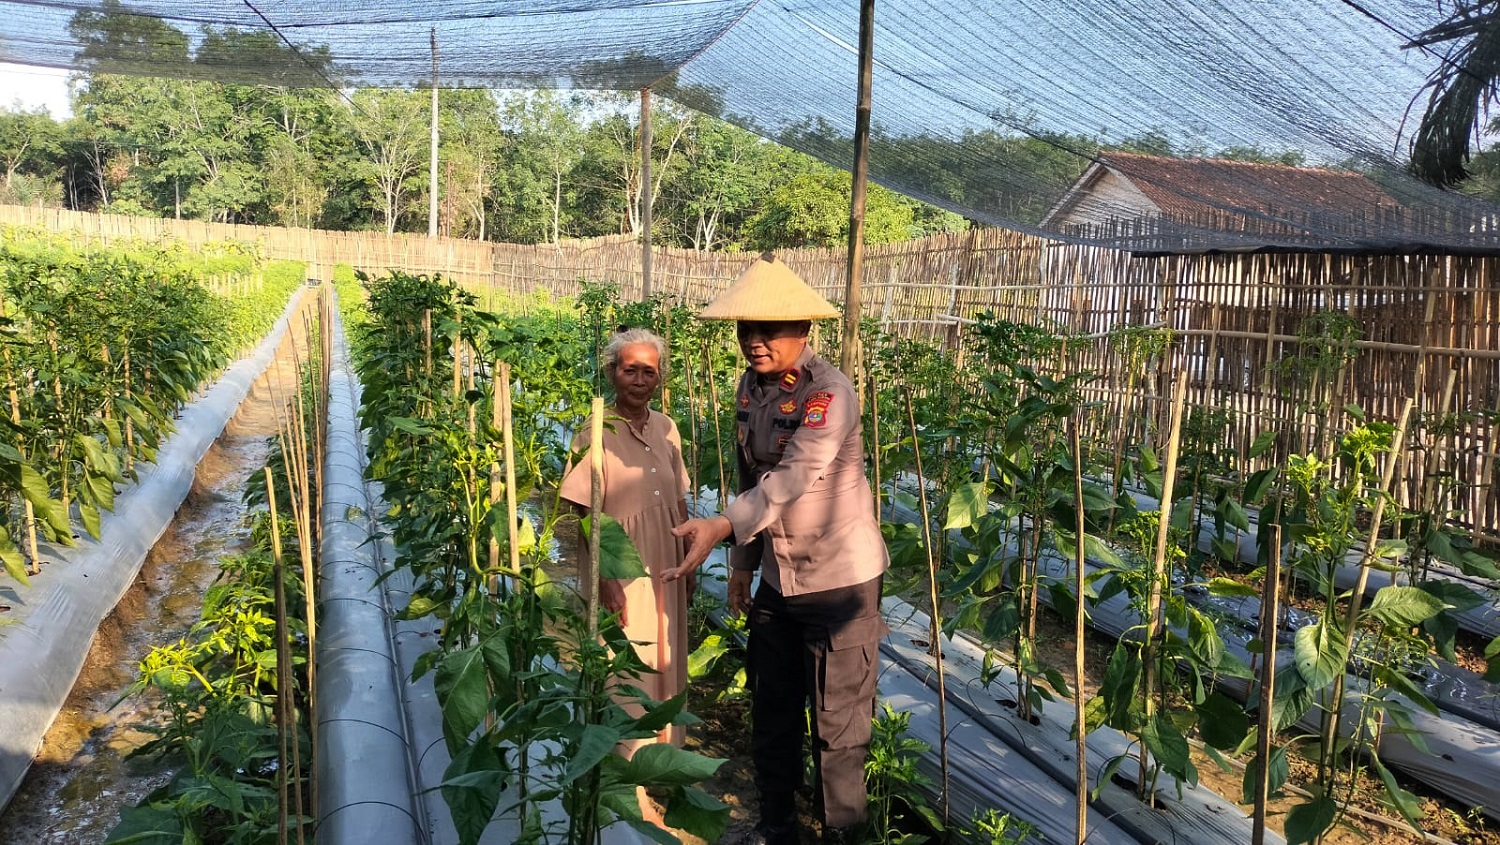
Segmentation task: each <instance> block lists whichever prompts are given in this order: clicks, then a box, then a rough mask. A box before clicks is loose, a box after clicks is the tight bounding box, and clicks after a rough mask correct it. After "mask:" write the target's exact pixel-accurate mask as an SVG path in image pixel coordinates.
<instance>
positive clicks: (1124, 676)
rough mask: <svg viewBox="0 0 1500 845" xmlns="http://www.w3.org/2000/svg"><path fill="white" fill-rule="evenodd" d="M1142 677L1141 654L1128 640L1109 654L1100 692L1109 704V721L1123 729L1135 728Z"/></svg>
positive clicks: (1107, 708) (1110, 724) (1106, 704)
mask: <svg viewBox="0 0 1500 845" xmlns="http://www.w3.org/2000/svg"><path fill="white" fill-rule="evenodd" d="M1140 678H1141V661H1140V658H1139V657H1138V656H1136V654H1135V652H1134V651H1132V650H1131V649H1130V648H1129V647H1127V646H1126V645H1125V644H1124V643H1121V644H1119V645H1116V646H1115V650H1114V652H1113V653H1112V654H1110V656H1109V665H1108V666H1107V667H1106V668H1105V671H1104V681H1103V682H1102V683H1101V684H1100V686H1099V696H1100V698H1102V699H1103V700H1104V702H1105V707H1106V709H1105V714H1104V715H1105V724H1107V725H1109V726H1110V727H1113V728H1118V729H1120V730H1130V729H1132V728H1133V725H1132V724H1131V722H1132V721H1133V720H1132V719H1131V710H1132V708H1133V707H1134V705H1135V702H1136V699H1137V696H1136V690H1137V688H1138V687H1139V686H1140Z"/></svg>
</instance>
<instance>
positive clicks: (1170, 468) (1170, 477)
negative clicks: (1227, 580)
mask: <svg viewBox="0 0 1500 845" xmlns="http://www.w3.org/2000/svg"><path fill="white" fill-rule="evenodd" d="M1187 383H1188V373H1187V370H1186V369H1183V370H1182V371H1180V372H1179V373H1178V374H1177V385H1176V387H1175V388H1173V390H1172V422H1171V429H1170V430H1169V431H1168V433H1167V454H1166V460H1165V461H1163V469H1162V482H1161V511H1160V519H1159V520H1158V521H1157V525H1156V557H1155V559H1154V560H1153V561H1152V564H1151V583H1150V587H1149V591H1148V594H1147V597H1146V624H1147V628H1146V644H1145V648H1144V654H1143V655H1142V660H1141V663H1142V666H1143V670H1142V671H1143V675H1144V680H1143V683H1142V684H1141V694H1142V697H1143V699H1144V704H1145V714H1146V721H1147V722H1148V723H1149V722H1150V721H1151V719H1152V718H1153V717H1154V716H1155V715H1156V695H1155V692H1156V691H1155V687H1156V669H1155V661H1156V643H1157V640H1158V639H1160V637H1161V634H1162V628H1163V627H1164V626H1163V620H1162V587H1163V582H1164V581H1165V580H1166V577H1167V571H1166V570H1167V542H1168V539H1169V537H1168V532H1169V530H1170V529H1171V527H1172V487H1173V484H1174V482H1175V481H1176V478H1177V448H1178V445H1179V444H1180V442H1181V438H1182V416H1183V414H1182V411H1183V403H1184V401H1185V400H1186V399H1187ZM1140 762H1141V766H1140V783H1138V784H1137V789H1138V790H1139V794H1140V797H1141V798H1142V799H1143V800H1146V802H1147V804H1148V805H1149V806H1152V807H1154V806H1156V799H1155V795H1154V793H1150V792H1148V791H1147V775H1148V771H1147V764H1146V753H1145V751H1144V749H1143V750H1142V752H1141V761H1140Z"/></svg>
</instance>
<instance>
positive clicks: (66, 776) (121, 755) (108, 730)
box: [0, 296, 317, 845]
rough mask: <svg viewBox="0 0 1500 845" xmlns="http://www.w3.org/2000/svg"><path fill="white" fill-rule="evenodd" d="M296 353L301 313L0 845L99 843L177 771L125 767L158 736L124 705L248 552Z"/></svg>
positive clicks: (19, 796)
mask: <svg viewBox="0 0 1500 845" xmlns="http://www.w3.org/2000/svg"><path fill="white" fill-rule="evenodd" d="M314 302H315V300H314V299H313V298H312V297H310V296H309V297H305V298H304V303H303V309H302V310H303V312H304V313H308V314H310V315H311V316H312V317H314V318H315V317H316V313H317V312H316V310H315V306H313V308H312V310H310V308H309V306H311V305H313V303H314ZM293 344H296V348H297V349H298V350H301V351H299V353H298V355H300V357H301V359H302V360H304V361H305V360H306V352H305V350H306V342H305V331H304V326H303V322H302V317H301V316H300V315H294V317H293V319H292V321H291V326H290V330H289V331H288V334H287V337H286V339H285V340H283V341H282V343H281V346H280V347H279V348H278V349H277V352H276V360H275V361H274V362H273V363H272V364H271V366H270V367H268V368H267V370H266V373H265V374H264V375H262V377H261V378H260V379H259V380H258V381H257V382H256V383H255V385H254V387H253V388H252V389H251V391H250V393H249V395H247V396H246V398H245V401H244V402H243V403H241V405H240V407H239V409H238V410H237V411H236V412H235V416H234V417H233V419H231V420H230V422H229V423H228V425H226V426H225V429H224V432H223V434H221V435H220V437H219V439H218V441H217V442H215V443H214V444H213V446H212V447H210V449H209V451H208V453H207V454H206V455H205V456H204V458H203V461H202V462H201V463H199V465H198V468H197V472H196V475H195V477H194V479H193V487H192V490H191V492H190V493H189V494H188V497H187V499H186V500H185V501H184V502H183V504H182V507H181V508H179V509H178V511H177V514H176V516H175V517H174V518H173V522H172V525H171V526H170V527H169V528H168V529H167V533H166V534H164V535H163V536H162V538H161V540H160V541H158V542H157V544H156V546H154V547H153V548H152V550H151V552H150V553H149V554H148V555H147V557H146V561H145V563H144V564H143V565H142V567H141V573H140V575H139V577H137V579H136V581H135V583H134V584H132V585H131V587H130V589H129V590H128V591H127V592H126V594H125V596H124V597H123V598H122V599H121V600H120V603H119V604H118V605H116V607H115V609H114V611H113V612H111V613H110V615H109V616H108V617H107V618H106V619H105V620H104V621H103V623H101V624H100V626H99V630H98V632H97V633H96V634H95V636H94V640H93V643H92V645H91V646H90V650H89V655H88V658H87V660H86V661H85V663H84V667H83V670H82V672H81V674H80V675H79V678H78V681H77V683H76V684H75V685H74V687H73V691H72V693H71V694H70V695H69V697H68V700H67V702H66V703H65V704H64V705H63V710H62V712H61V713H59V714H58V716H57V719H56V720H55V721H54V722H53V724H52V727H51V729H49V730H48V732H47V735H46V737H45V738H44V740H43V744H42V748H41V751H40V752H39V753H38V755H37V758H36V760H35V761H34V762H33V764H32V767H31V771H30V772H29V773H28V774H27V776H26V780H25V782H24V783H23V784H22V786H21V788H20V790H19V791H17V793H16V795H15V797H14V798H13V799H12V800H11V802H10V804H9V805H8V806H7V807H6V808H5V810H4V812H3V813H0V845H43V843H47V845H57V843H66V845H93V843H101V842H103V841H104V840H105V838H106V837H107V836H108V835H109V831H110V830H111V829H112V828H113V827H114V826H115V824H116V822H118V821H119V817H120V812H121V810H122V809H123V808H124V807H126V806H131V805H134V804H136V803H137V802H139V801H140V800H141V799H142V798H144V797H145V796H146V795H147V794H149V793H150V792H151V791H152V790H154V789H156V788H158V787H160V786H163V785H165V784H166V782H167V781H168V780H169V778H170V773H169V772H162V771H153V770H150V769H141V768H140V767H139V766H137V765H133V764H132V763H131V762H130V761H128V760H126V757H127V756H128V755H129V753H130V752H131V751H132V750H133V749H135V748H137V747H139V746H140V745H141V744H142V743H144V742H145V741H147V740H149V739H150V738H151V737H150V734H148V733H146V732H145V731H143V730H142V729H141V727H140V726H141V724H142V723H143V722H146V721H149V720H150V718H151V717H152V713H153V703H152V702H151V701H149V700H146V699H144V698H141V697H133V698H130V699H126V700H124V701H121V700H120V697H121V695H123V694H124V692H125V690H126V689H127V688H128V687H129V686H130V684H131V682H132V681H134V680H135V677H136V672H137V668H136V667H137V665H138V664H139V662H140V660H141V659H142V658H143V657H145V655H146V654H147V652H149V651H150V650H151V649H152V648H153V647H155V646H158V645H161V644H163V643H168V642H171V641H173V640H175V639H177V638H178V637H180V636H182V635H183V634H184V633H186V631H187V630H188V628H189V627H191V625H192V624H193V623H194V622H195V621H197V619H198V614H199V612H200V610H201V608H202V599H203V591H204V590H205V589H206V588H207V587H208V586H209V584H211V583H212V582H213V580H214V577H215V576H216V575H217V574H218V572H219V567H218V562H219V561H220V560H221V559H222V558H224V557H227V556H232V555H235V554H238V553H240V552H242V551H244V550H245V549H247V548H248V547H249V545H250V526H249V525H248V524H247V523H246V521H245V519H244V517H245V513H246V508H245V506H244V504H243V502H242V501H241V499H242V493H243V492H244V485H245V480H246V479H247V478H248V477H249V476H250V474H251V473H252V472H255V471H257V470H258V469H259V468H260V467H262V466H264V465H265V460H266V456H267V454H268V453H269V451H270V447H269V441H268V438H270V437H274V436H275V435H276V432H277V422H276V416H275V413H276V408H277V406H278V404H279V402H280V399H281V397H283V396H285V395H287V393H288V391H289V389H290V388H291V387H292V386H293V385H295V384H296V376H295V369H294V363H293V361H294V356H293V348H294V347H293ZM108 540H109V538H108V537H107V536H106V537H105V542H108ZM116 702H119V703H118V704H117V703H116Z"/></svg>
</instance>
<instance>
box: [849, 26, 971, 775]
mask: <svg viewBox="0 0 1500 845" xmlns="http://www.w3.org/2000/svg"><path fill="white" fill-rule="evenodd" d="M874 53H875V0H860V3H859V90H858V97H857V101H856V104H855V109H854V164H853V167H852V168H851V170H850V173H851V174H852V183H853V184H852V191H851V193H850V198H849V265H848V269H847V278H846V280H845V285H844V337H843V342H842V343H841V344H840V347H839V348H840V350H841V357H842V359H843V360H842V361H841V362H840V369H842V370H843V371H844V375H845V376H847V377H848V378H849V381H851V382H853V383H854V395H855V396H856V397H859V396H862V395H864V394H863V392H862V391H861V390H860V389H859V387H860V381H861V380H862V378H863V374H862V373H861V372H860V368H859V363H860V359H861V357H862V356H861V354H860V349H859V345H860V343H859V341H860V338H859V318H860V311H861V307H860V306H861V301H860V299H861V294H860V283H861V281H862V278H861V277H862V276H863V274H864V269H863V268H864V256H865V244H864V240H865V183H866V181H868V177H869V172H870V99H871V98H870V89H871V87H872V81H873V79H874ZM946 794H947V793H946V790H945V791H944V795H945V796H946ZM944 800H945V801H946V798H945V799H944Z"/></svg>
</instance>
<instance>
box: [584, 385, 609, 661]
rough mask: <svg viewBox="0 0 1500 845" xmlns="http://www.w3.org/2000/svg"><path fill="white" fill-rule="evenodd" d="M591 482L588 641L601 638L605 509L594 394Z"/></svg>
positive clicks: (600, 405)
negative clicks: (601, 551) (601, 550)
mask: <svg viewBox="0 0 1500 845" xmlns="http://www.w3.org/2000/svg"><path fill="white" fill-rule="evenodd" d="M589 483H590V485H591V487H590V489H591V491H592V494H591V496H590V499H589V561H590V563H591V564H592V566H591V567H590V569H591V570H592V571H591V572H590V573H589V577H588V578H586V579H584V580H586V581H588V583H587V584H580V585H579V586H581V587H583V589H584V595H586V596H587V597H588V602H587V604H586V608H587V611H588V632H589V642H593V641H594V640H596V639H598V638H599V575H600V571H599V535H600V534H602V533H603V532H602V531H600V530H599V528H600V526H599V522H600V516H601V515H602V514H603V513H604V397H603V396H595V397H594V403H593V408H592V410H591V414H590V416H589Z"/></svg>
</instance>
